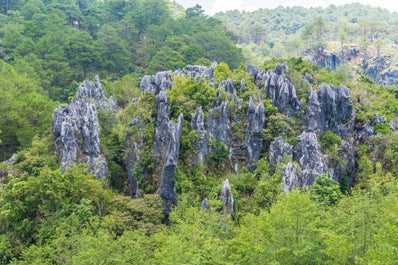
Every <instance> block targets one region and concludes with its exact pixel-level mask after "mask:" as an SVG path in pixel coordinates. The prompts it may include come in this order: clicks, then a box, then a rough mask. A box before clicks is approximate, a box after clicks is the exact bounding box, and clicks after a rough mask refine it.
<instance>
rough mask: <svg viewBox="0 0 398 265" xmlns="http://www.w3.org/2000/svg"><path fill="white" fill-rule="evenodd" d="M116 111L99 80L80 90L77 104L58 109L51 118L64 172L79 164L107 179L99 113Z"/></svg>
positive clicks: (76, 98)
mask: <svg viewBox="0 0 398 265" xmlns="http://www.w3.org/2000/svg"><path fill="white" fill-rule="evenodd" d="M98 108H101V109H104V110H114V109H116V103H115V101H114V100H113V99H109V100H108V99H106V98H105V96H104V92H103V90H102V88H101V84H100V82H99V78H98V77H97V76H96V77H95V82H94V83H92V82H89V81H87V80H85V81H83V83H82V84H81V85H80V86H79V90H78V92H77V93H76V96H75V98H74V100H73V101H72V102H71V103H70V104H69V105H68V106H66V107H65V108H57V109H55V110H54V112H53V116H52V128H53V129H52V130H53V135H54V141H55V151H56V153H57V154H58V155H59V156H60V160H61V170H62V172H64V171H65V169H66V167H68V166H69V165H71V164H73V163H75V162H77V161H79V162H84V163H86V164H88V165H89V170H90V171H91V172H92V173H94V174H95V175H96V176H97V177H98V178H105V177H107V175H108V165H107V161H106V159H105V156H104V155H103V154H102V152H101V150H100V127H99V122H98V115H97V109H98Z"/></svg>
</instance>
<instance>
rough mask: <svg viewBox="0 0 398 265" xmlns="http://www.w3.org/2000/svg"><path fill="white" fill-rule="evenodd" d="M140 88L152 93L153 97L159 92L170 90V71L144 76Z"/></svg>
mask: <svg viewBox="0 0 398 265" xmlns="http://www.w3.org/2000/svg"><path fill="white" fill-rule="evenodd" d="M140 88H141V90H143V91H149V92H152V93H153V94H154V95H155V96H156V95H157V94H159V92H160V91H164V90H166V89H170V88H171V71H163V72H158V73H156V75H152V76H149V75H145V76H144V77H143V78H142V80H141V82H140Z"/></svg>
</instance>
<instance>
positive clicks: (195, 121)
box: [191, 107, 209, 165]
mask: <svg viewBox="0 0 398 265" xmlns="http://www.w3.org/2000/svg"><path fill="white" fill-rule="evenodd" d="M191 127H192V130H195V131H197V132H198V141H197V143H196V146H195V150H196V155H195V158H194V161H192V162H193V164H194V165H197V164H198V163H202V164H205V163H206V161H205V159H206V155H207V154H208V152H209V135H208V133H207V130H206V129H205V122H204V114H203V111H202V108H201V107H200V108H198V109H197V110H196V112H195V114H194V115H193V116H192V120H191Z"/></svg>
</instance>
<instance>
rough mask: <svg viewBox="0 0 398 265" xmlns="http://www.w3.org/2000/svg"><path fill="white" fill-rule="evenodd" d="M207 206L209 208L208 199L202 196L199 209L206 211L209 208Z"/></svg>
mask: <svg viewBox="0 0 398 265" xmlns="http://www.w3.org/2000/svg"><path fill="white" fill-rule="evenodd" d="M209 208H210V206H209V201H208V200H207V198H204V199H203V200H202V203H201V204H200V210H201V211H207V210H209Z"/></svg>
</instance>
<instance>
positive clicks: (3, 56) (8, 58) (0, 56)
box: [0, 48, 14, 62]
mask: <svg viewBox="0 0 398 265" xmlns="http://www.w3.org/2000/svg"><path fill="white" fill-rule="evenodd" d="M0 59H1V60H4V61H5V62H11V61H13V60H14V57H12V56H9V55H7V54H6V53H5V52H4V50H3V49H2V48H0Z"/></svg>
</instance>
